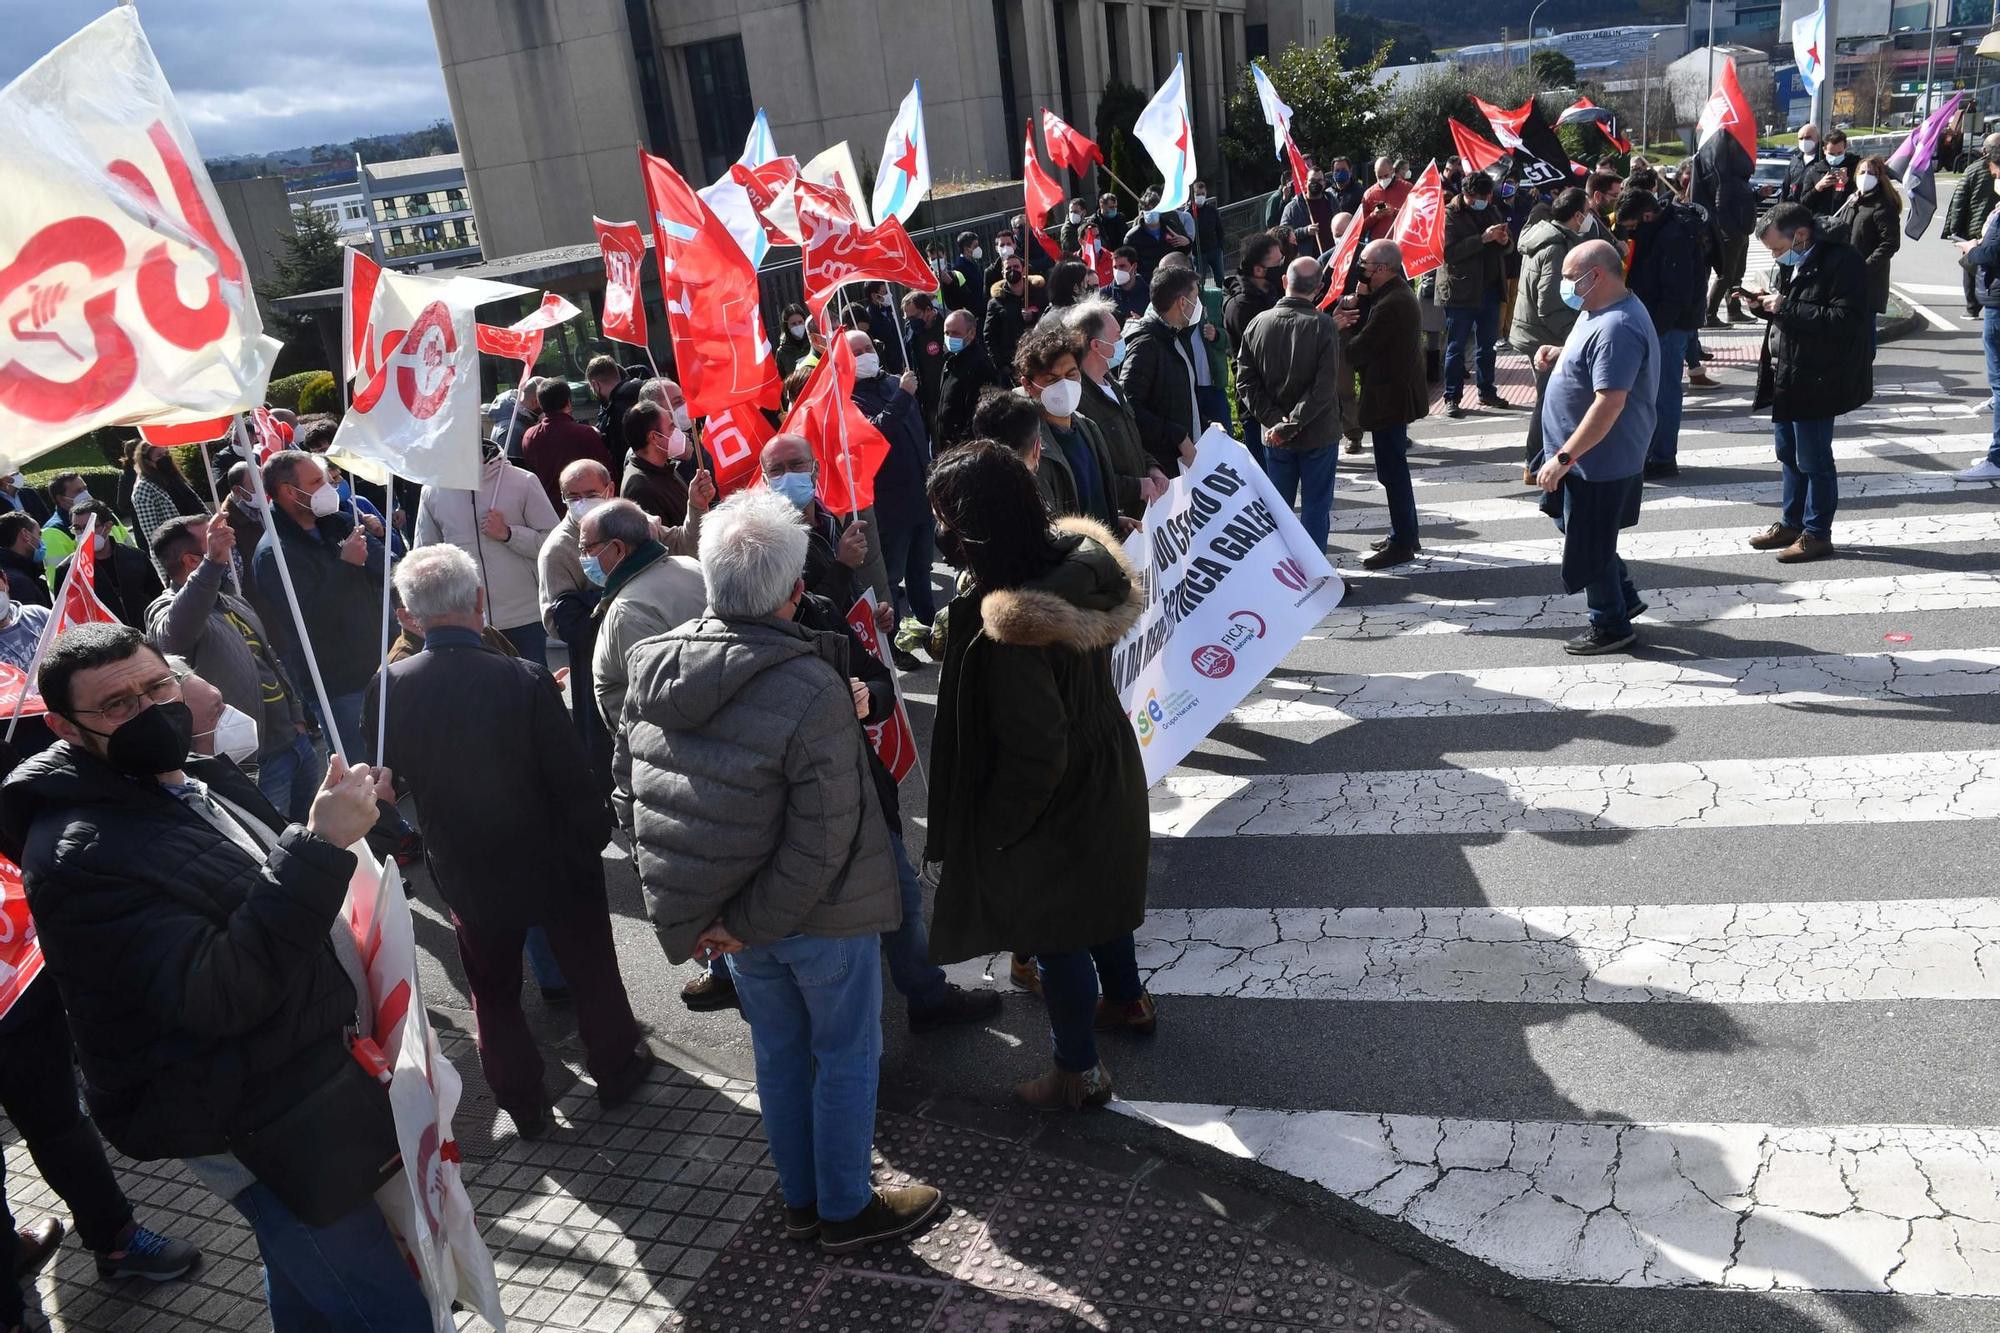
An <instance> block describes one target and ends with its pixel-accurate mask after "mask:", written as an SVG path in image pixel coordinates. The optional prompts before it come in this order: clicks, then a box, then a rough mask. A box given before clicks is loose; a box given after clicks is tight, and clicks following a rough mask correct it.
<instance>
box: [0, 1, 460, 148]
mask: <svg viewBox="0 0 2000 1333" xmlns="http://www.w3.org/2000/svg"><path fill="white" fill-rule="evenodd" d="M113 3H114V0H71V2H70V3H63V4H41V5H23V6H21V7H20V9H19V11H18V12H12V13H10V14H9V17H8V22H7V41H6V42H5V43H0V83H5V82H7V81H8V80H11V79H12V78H13V77H14V76H15V75H17V74H19V73H20V72H21V71H22V70H24V69H26V68H27V67H28V66H29V65H31V64H33V63H34V62H35V61H36V60H39V59H40V58H41V57H42V56H43V55H44V54H45V53H47V52H48V51H49V50H50V49H51V48H52V47H54V46H56V45H57V44H58V43H60V42H61V41H63V40H64V39H65V38H67V37H69V36H70V35H71V34H72V33H73V32H75V31H76V30H77V29H78V28H79V27H81V26H83V24H85V23H87V22H88V21H89V20H90V19H92V18H95V17H96V16H97V15H98V14H100V13H102V12H104V11H106V10H108V9H110V8H112V6H113ZM139 16H140V19H141V21H142V22H143V23H144V24H145V28H146V34H147V36H148V38H149V39H150V40H151V41H152V43H153V49H154V51H155V53H156V54H158V56H159V58H160V66H161V68H163V69H164V70H165V71H166V74H167V81H168V82H169V83H170V84H172V85H173V88H174V92H175V95H176V96H177V97H178V98H179V99H180V103H181V110H182V112H183V113H184V114H185V115H186V117H187V121H188V125H189V128H190V129H192V130H193V131H194V135H195V140H196V142H197V143H198V144H200V146H201V150H202V152H203V153H204V154H205V155H207V156H211V157H222V156H228V155H230V154H234V153H254V152H266V151H271V150H274V149H280V148H291V147H295V146H299V145H311V144H320V143H329V142H338V141H341V140H345V139H351V138H354V137H356V136H358V135H370V134H386V133H391V132H394V131H397V130H409V129H417V128H420V127H422V126H424V125H428V124H430V123H431V122H433V121H436V120H441V119H448V118H449V117H450V115H451V110H450V106H449V104H448V103H447V101H446V99H445V92H444V76H443V74H442V73H441V72H440V70H439V68H438V55H437V41H436V38H435V37H434V36H433V35H432V33H431V21H430V11H429V8H428V6H427V5H426V3H425V0H339V2H338V3H328V2H327V0H141V3H140V5H139Z"/></svg>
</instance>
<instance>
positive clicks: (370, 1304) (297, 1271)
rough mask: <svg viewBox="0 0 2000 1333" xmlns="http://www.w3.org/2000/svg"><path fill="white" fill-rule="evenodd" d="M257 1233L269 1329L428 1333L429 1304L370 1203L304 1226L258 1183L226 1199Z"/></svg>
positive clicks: (281, 1332) (283, 1331) (286, 1332)
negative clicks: (336, 1218) (328, 1222)
mask: <svg viewBox="0 0 2000 1333" xmlns="http://www.w3.org/2000/svg"><path fill="white" fill-rule="evenodd" d="M229 1202H230V1204H231V1206H233V1207H234V1208H235V1209H236V1211H237V1212H239V1213H241V1214H243V1216H244V1219H245V1220H246V1221H248V1222H249V1223H250V1229H251V1230H252V1231H254V1232H256V1233H257V1249H258V1250H259V1252H261V1253H262V1255H263V1257H264V1299H265V1300H266V1301H267V1302H269V1304H270V1307H271V1327H272V1329H273V1330H274V1331H275V1333H322V1331H323V1333H336V1331H337V1333H356V1331H360V1330H365V1333H431V1328H432V1325H431V1311H430V1304H429V1302H428V1301H426V1300H425V1299H424V1293H423V1289H422V1288H421V1287H419V1286H418V1285H417V1279H416V1277H415V1276H414V1275H412V1274H411V1272H410V1266H409V1265H408V1264H407V1263H405V1262H404V1261H403V1256H402V1253H401V1251H399V1250H398V1249H397V1248H396V1241H395V1238H394V1237H392V1236H391V1235H390V1234H389V1224H388V1223H387V1222H385V1221H384V1220H383V1218H382V1210H381V1209H380V1208H377V1207H376V1206H375V1201H374V1200H373V1199H370V1200H369V1201H368V1202H366V1203H364V1204H362V1205H361V1206H360V1207H359V1208H356V1209H355V1210H354V1211H353V1212H351V1213H349V1214H348V1215H347V1216H346V1217H343V1218H341V1219H340V1220H339V1221H338V1222H335V1223H334V1224H333V1225H332V1226H328V1227H309V1226H307V1225H306V1224H305V1223H304V1222H301V1221H300V1220H299V1219H298V1218H297V1217H296V1216H295V1215H294V1214H293V1213H292V1210H291V1209H289V1208H287V1207H285V1205H284V1204H282V1203H280V1202H279V1201H278V1196H277V1195H275V1194H273V1193H271V1191H270V1190H268V1189H266V1188H265V1187H264V1186H263V1185H261V1184H255V1185H252V1186H251V1187H250V1188H249V1189H247V1190H244V1191H243V1192H242V1193H241V1194H239V1195H237V1196H236V1197H235V1198H233V1199H231V1200H230V1201H229Z"/></svg>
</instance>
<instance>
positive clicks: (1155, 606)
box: [1111, 426, 1347, 786]
mask: <svg viewBox="0 0 2000 1333" xmlns="http://www.w3.org/2000/svg"><path fill="white" fill-rule="evenodd" d="M1125 554H1126V555H1127V556H1129V557H1130V558H1131V560H1132V563H1133V564H1134V565H1136V566H1138V567H1139V569H1140V570H1141V571H1142V573H1143V577H1144V579H1145V582H1146V610H1145V613H1144V614H1143V615H1141V616H1140V617H1139V623H1138V624H1136V625H1134V626H1133V627H1132V629H1131V631H1130V632H1129V633H1127V634H1126V635H1125V637H1124V638H1122V639H1120V640H1119V641H1118V645H1117V647H1115V648H1113V649H1112V650H1111V675H1112V682H1113V684H1115V685H1116V686H1117V689H1118V697H1119V699H1120V701H1121V702H1122V703H1123V704H1124V705H1125V712H1126V715H1127V716H1129V717H1130V718H1131V719H1132V729H1133V731H1134V732H1136V733H1137V735H1138V737H1139V747H1140V753H1141V754H1143V755H1144V756H1145V761H1146V783H1147V785H1148V786H1150V785H1152V784H1153V783H1155V782H1158V781H1159V780H1160V779H1161V778H1163V777H1165V776H1166V775H1167V773H1168V771H1169V770H1170V769H1172V768H1173V766H1174V765H1175V764H1178V763H1179V762H1180V761H1181V760H1182V759H1184V758H1186V757H1187V754H1188V752H1189V751H1190V750H1192V749H1194V747H1195V746H1197V745H1199V744H1200V743H1201V740H1202V738H1203V737H1204V736H1206V735H1208V733H1209V732H1210V731H1212V730H1214V728H1215V725H1216V724H1217V723H1218V722H1220V721H1222V719H1223V718H1224V717H1225V716H1227V715H1228V713H1229V710H1230V709H1232V708H1234V707H1236V705H1237V704H1239V703H1241V702H1242V701H1243V696H1245V695H1247V694H1248V693H1250V691H1251V690H1252V689H1254V688H1255V687H1256V686H1257V684H1258V682H1260V681H1262V680H1263V679H1264V677H1265V676H1267V675H1269V674H1270V673H1271V670H1272V668H1274V667H1276V666H1277V665H1278V663H1280V662H1282V661H1283V660H1284V658H1285V654H1286V653H1289V652H1290V651H1291V650H1292V647H1293V645H1295V644H1296V643H1298V641H1299V639H1300V638H1301V637H1303V636H1304V634H1305V632H1306V631H1307V630H1309V629H1311V628H1312V627H1313V626H1314V625H1315V624H1317V623H1319V621H1320V619H1321V618H1322V617H1324V616H1325V615H1326V613H1327V612H1329V611H1331V610H1332V609H1333V608H1334V607H1336V606H1338V605H1340V599H1341V598H1342V597H1343V596H1344V595H1346V592H1347V585H1346V584H1344V583H1342V582H1341V580H1340V575H1338V574H1336V573H1334V572H1333V566H1332V565H1331V564H1329V563H1327V558H1326V553H1325V552H1323V551H1320V550H1316V549H1315V548H1314V546H1313V543H1312V539H1311V538H1309V537H1307V536H1306V533H1305V529H1304V528H1302V527H1300V526H1299V520H1298V518H1297V517H1296V516H1295V515H1294V514H1293V513H1292V509H1291V506H1290V505H1288V504H1286V503H1285V502H1284V501H1283V500H1282V499H1280V498H1279V496H1278V492H1277V488H1276V487H1274V486H1272V485H1271V482H1270V479H1269V478H1268V477H1266V476H1265V475H1264V469H1262V468H1260V467H1258V466H1257V464H1256V461H1255V460H1254V459H1252V458H1251V457H1250V453H1249V451H1248V450H1246V449H1245V448H1244V447H1243V446H1242V445H1240V444H1238V443H1237V442H1236V441H1235V440H1233V439H1231V438H1230V437H1229V436H1228V435H1227V434H1226V433H1224V431H1223V430H1222V428H1221V427H1219V426H1210V427H1209V428H1208V431H1207V433H1206V434H1204V435H1203V436H1202V437H1201V441H1200V443H1199V444H1197V445H1196V447H1195V459H1194V466H1193V467H1191V468H1189V469H1188V470H1187V471H1185V472H1183V473H1182V474H1181V475H1180V476H1179V477H1178V478H1176V479H1175V480H1174V482H1173V484H1172V485H1171V486H1170V487H1169V488H1168V490H1167V493H1166V494H1165V495H1163V496H1161V497H1160V498H1159V499H1157V500H1155V501H1153V503H1152V504H1151V505H1149V506H1148V507H1147V509H1146V520H1145V526H1144V527H1143V528H1141V529H1140V530H1139V531H1138V532H1135V533H1133V534H1132V535H1131V536H1130V537H1129V538H1127V539H1126V541H1125Z"/></svg>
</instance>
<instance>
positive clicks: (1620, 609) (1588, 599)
mask: <svg viewBox="0 0 2000 1333" xmlns="http://www.w3.org/2000/svg"><path fill="white" fill-rule="evenodd" d="M1565 504H1567V501H1565ZM1567 530H1568V527H1567V525H1566V524H1565V523H1564V522H1563V520H1561V519H1557V520H1556V531H1558V532H1566V531H1567ZM1583 604H1584V606H1585V607H1586V608H1587V609H1588V611H1589V613H1590V624H1591V627H1592V628H1593V629H1608V630H1611V631H1612V632H1613V633H1617V634H1623V633H1624V632H1625V631H1626V630H1628V629H1631V628H1632V614H1633V612H1632V608H1633V607H1635V606H1637V605H1638V604H1639V589H1638V588H1637V587H1636V586H1635V585H1634V584H1633V582H1632V575H1631V573H1630V572H1629V571H1627V570H1626V568H1625V557H1624V556H1622V555H1616V554H1614V555H1613V556H1612V557H1611V563H1610V564H1608V565H1606V566H1605V567H1604V570H1603V572H1602V573H1600V574H1599V575H1598V576H1597V577H1596V578H1595V579H1593V580H1591V581H1590V582H1589V583H1587V584H1585V585H1584V588H1583Z"/></svg>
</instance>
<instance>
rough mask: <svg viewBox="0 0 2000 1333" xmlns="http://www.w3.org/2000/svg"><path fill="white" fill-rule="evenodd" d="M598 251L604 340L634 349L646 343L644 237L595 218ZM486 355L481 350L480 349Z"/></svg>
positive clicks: (633, 228)
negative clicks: (602, 297)
mask: <svg viewBox="0 0 2000 1333" xmlns="http://www.w3.org/2000/svg"><path fill="white" fill-rule="evenodd" d="M591 222H593V223H595V224H596V226H597V249H598V251H599V253H601V254H602V255H603V256H604V319H603V327H604V336H605V337H607V338H609V339H611V340H612V341H614V342H621V343H628V344H630V345H631V346H633V347H645V346H648V343H647V342H646V302H645V298H644V297H643V296H642V295H641V294H640V292H641V289H642V287H643V286H644V283H645V273H646V237H645V235H644V234H643V233H642V232H641V231H640V230H639V224H638V223H636V222H606V221H605V220H604V219H603V218H598V217H594V218H592V219H591ZM479 350H480V351H482V352H483V351H485V350H486V349H485V348H484V347H482V348H480V349H479Z"/></svg>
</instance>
